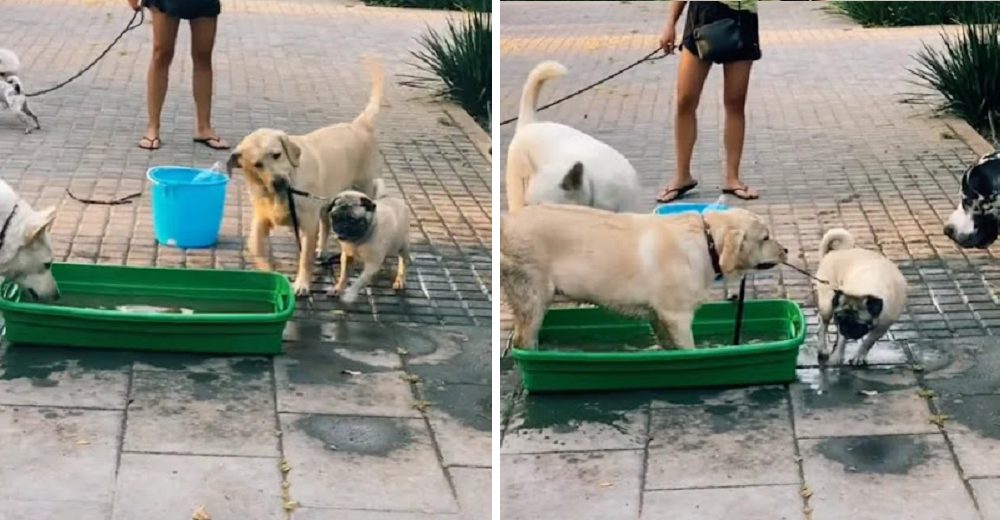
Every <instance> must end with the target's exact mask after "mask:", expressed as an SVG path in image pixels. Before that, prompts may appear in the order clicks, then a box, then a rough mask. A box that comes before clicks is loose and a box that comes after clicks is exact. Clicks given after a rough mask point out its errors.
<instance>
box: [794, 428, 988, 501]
mask: <svg viewBox="0 0 1000 520" xmlns="http://www.w3.org/2000/svg"><path fill="white" fill-rule="evenodd" d="M800 447H801V450H802V457H803V470H804V471H805V480H806V483H807V484H808V486H809V488H810V489H811V490H812V491H813V493H814V494H813V496H812V497H811V498H810V501H809V504H810V506H811V507H812V508H813V518H814V519H815V520H828V519H830V520H832V519H842V518H856V519H858V520H881V519H885V518H907V519H912V520H940V519H942V518H948V519H955V520H962V519H966V518H969V519H973V518H976V517H977V514H976V510H975V507H974V506H973V503H972V499H971V498H970V497H969V495H968V494H967V493H966V491H965V487H964V486H963V485H962V481H961V479H960V478H959V476H958V473H957V472H956V470H955V466H954V463H953V462H952V460H951V455H950V453H949V452H948V447H947V445H946V444H945V442H944V439H943V438H942V437H941V435H890V436H869V437H831V438H827V439H810V440H805V441H801V442H800Z"/></svg>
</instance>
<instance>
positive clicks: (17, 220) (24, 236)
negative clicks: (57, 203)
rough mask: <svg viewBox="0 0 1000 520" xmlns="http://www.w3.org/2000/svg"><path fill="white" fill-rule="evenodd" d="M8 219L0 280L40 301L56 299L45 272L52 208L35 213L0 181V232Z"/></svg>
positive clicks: (1, 247)
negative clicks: (15, 284) (19, 288)
mask: <svg viewBox="0 0 1000 520" xmlns="http://www.w3.org/2000/svg"><path fill="white" fill-rule="evenodd" d="M15 206H16V207H17V211H16V212H14V208H15ZM11 215H13V216H11ZM8 218H10V225H9V226H8V227H7V234H6V236H5V237H4V240H3V244H2V245H0V276H2V277H4V278H6V279H9V280H11V281H13V282H15V283H17V284H18V285H20V286H21V289H22V290H26V291H32V292H33V293H34V294H35V295H37V297H38V298H39V299H41V300H51V299H53V298H57V297H58V296H59V289H58V287H57V286H56V281H55V279H54V278H53V277H52V272H51V270H50V269H49V264H51V262H52V250H51V248H50V247H49V240H48V230H49V227H50V226H51V225H52V221H53V220H54V219H55V208H49V209H46V210H44V211H35V210H34V209H32V208H31V206H30V205H29V204H28V203H27V202H26V201H24V200H23V199H21V197H19V196H18V195H17V193H15V192H14V189H13V188H11V187H10V185H8V184H7V183H6V182H4V181H2V180H0V228H2V227H3V224H4V222H6V221H7V219H8Z"/></svg>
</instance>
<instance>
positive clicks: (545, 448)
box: [500, 392, 649, 454]
mask: <svg viewBox="0 0 1000 520" xmlns="http://www.w3.org/2000/svg"><path fill="white" fill-rule="evenodd" d="M513 406H514V407H515V408H514V409H513V410H512V411H510V412H509V413H510V424H509V425H508V426H507V431H506V435H505V436H504V441H503V445H502V446H501V448H500V449H501V453H505V454H506V453H544V452H551V451H591V450H612V449H638V448H642V447H644V446H645V445H646V427H647V421H648V419H649V410H648V406H649V396H648V395H646V394H644V393H631V392H626V393H618V394H607V393H587V394H537V395H526V396H524V398H523V399H520V400H518V401H517V402H515V403H514V404H513Z"/></svg>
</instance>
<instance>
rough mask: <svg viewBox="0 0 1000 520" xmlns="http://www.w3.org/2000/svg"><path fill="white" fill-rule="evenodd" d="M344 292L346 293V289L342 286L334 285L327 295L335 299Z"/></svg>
mask: <svg viewBox="0 0 1000 520" xmlns="http://www.w3.org/2000/svg"><path fill="white" fill-rule="evenodd" d="M343 292H344V287H343V286H341V285H334V286H333V287H330V288H329V289H327V291H326V295H327V296H329V297H331V298H333V297H335V296H337V295H339V294H341V293H343Z"/></svg>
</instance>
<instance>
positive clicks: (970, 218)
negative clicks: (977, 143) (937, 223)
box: [944, 151, 1000, 249]
mask: <svg viewBox="0 0 1000 520" xmlns="http://www.w3.org/2000/svg"><path fill="white" fill-rule="evenodd" d="M944 234H945V235H948V238H950V239H952V240H953V241H954V242H955V243H956V244H958V245H959V246H960V247H978V248H981V249H985V248H987V247H989V246H990V245H991V244H992V243H993V242H994V241H996V239H997V235H998V234H1000V151H995V152H993V153H989V154H986V155H984V156H982V157H980V158H979V160H978V161H976V163H975V164H973V165H972V166H970V167H969V169H968V170H965V174H963V175H962V192H961V201H960V202H959V204H958V208H956V209H955V212H954V213H952V214H951V217H949V218H948V222H947V223H945V226H944Z"/></svg>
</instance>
